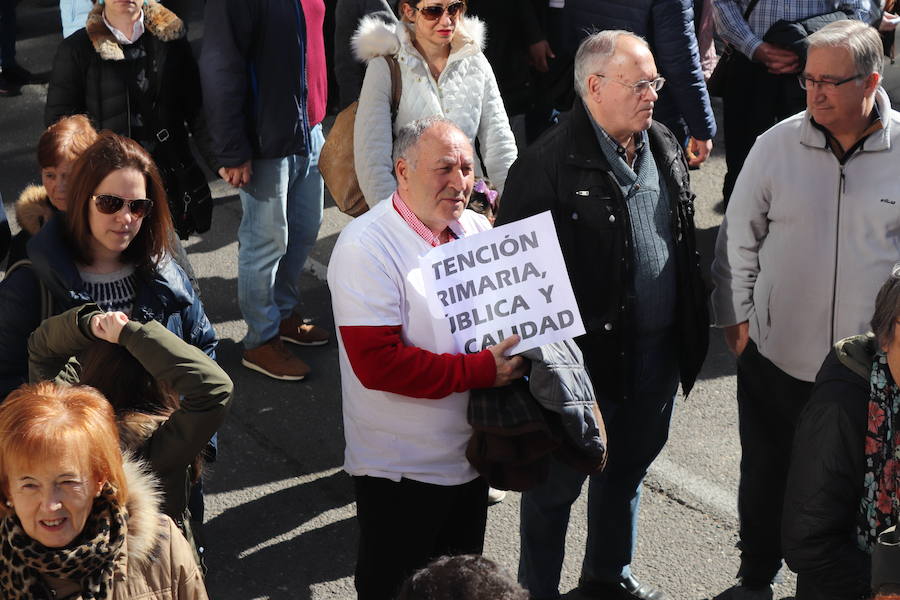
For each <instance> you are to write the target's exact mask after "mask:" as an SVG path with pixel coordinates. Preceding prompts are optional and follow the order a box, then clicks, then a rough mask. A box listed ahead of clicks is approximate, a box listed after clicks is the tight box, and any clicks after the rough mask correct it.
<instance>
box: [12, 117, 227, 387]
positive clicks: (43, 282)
mask: <svg viewBox="0 0 900 600" xmlns="http://www.w3.org/2000/svg"><path fill="white" fill-rule="evenodd" d="M67 206H68V208H67V211H66V213H59V214H57V215H55V216H54V217H53V218H51V219H50V221H49V222H48V223H47V224H46V225H44V227H43V228H42V229H41V230H40V231H39V232H38V233H37V234H36V235H35V236H34V237H33V238H32V239H31V241H30V242H29V243H28V256H29V258H30V259H31V261H32V263H33V264H32V268H30V269H18V270H16V271H14V272H13V273H12V274H11V275H10V276H9V277H8V278H7V279H5V280H4V281H3V282H2V283H0V400H2V398H4V397H5V396H6V395H7V394H8V393H9V392H10V391H11V390H13V389H15V388H16V387H17V386H18V385H20V384H21V383H23V382H25V381H26V380H27V375H28V366H27V365H28V363H27V350H26V344H27V340H28V336H29V335H30V334H31V332H32V331H34V330H35V329H36V328H37V327H38V325H39V324H40V323H41V321H42V319H44V318H46V317H48V316H50V315H53V314H58V313H60V312H63V311H65V310H68V309H69V308H72V307H73V306H78V305H80V304H83V303H85V302H91V301H93V302H96V303H97V304H99V305H100V307H101V308H102V309H103V310H106V311H121V312H124V313H126V314H128V315H129V316H130V318H131V319H133V320H135V321H140V322H142V323H145V322H148V321H150V320H155V321H159V322H160V323H162V324H163V325H164V326H165V327H166V328H167V329H168V330H169V331H171V332H173V333H174V334H175V335H177V336H179V337H180V338H182V339H184V340H185V341H187V342H189V343H191V344H193V345H194V346H197V347H198V348H200V349H201V350H203V351H204V352H206V353H207V354H208V355H210V356H213V355H214V350H215V346H216V336H215V332H214V331H213V329H212V326H211V325H210V323H209V320H208V319H207V318H206V314H205V313H204V311H203V305H202V304H201V302H200V299H199V298H198V297H197V296H196V294H195V292H194V290H193V288H192V287H191V285H190V282H189V281H188V279H187V276H186V275H185V273H184V271H183V270H182V269H181V267H179V266H178V265H177V264H176V262H175V261H174V260H172V258H171V256H172V252H171V251H172V248H171V244H172V239H173V236H172V219H171V216H170V215H169V209H168V203H167V202H166V194H165V191H164V189H163V186H162V183H161V181H160V176H159V172H158V170H157V168H156V166H155V165H154V164H153V161H152V160H151V159H150V156H149V155H148V154H147V152H146V151H145V150H144V149H143V148H141V146H140V145H139V144H137V143H136V142H134V141H132V140H130V139H128V138H124V137H121V136H118V135H116V134H114V133H111V132H103V133H101V134H100V137H99V138H98V140H97V141H96V142H95V143H94V144H93V145H91V146H90V147H89V148H88V149H87V150H85V151H84V153H83V154H82V155H81V156H80V157H79V158H78V160H77V161H76V162H75V164H74V166H73V167H72V172H71V175H70V176H69V180H68V189H67Z"/></svg>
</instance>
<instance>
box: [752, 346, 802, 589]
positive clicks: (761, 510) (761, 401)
mask: <svg viewBox="0 0 900 600" xmlns="http://www.w3.org/2000/svg"><path fill="white" fill-rule="evenodd" d="M812 387H813V384H812V383H811V382H808V381H800V380H799V379H794V378H793V377H791V376H790V375H788V374H787V373H785V372H784V371H782V370H781V369H779V368H778V367H776V366H775V365H774V364H772V362H771V361H770V360H769V359H767V358H766V357H764V356H763V355H762V354H760V353H759V350H758V349H757V347H756V344H754V343H753V341H752V340H751V341H750V342H749V343H748V344H747V347H746V348H745V349H744V352H743V353H741V355H740V357H738V360H737V401H738V423H739V431H740V438H741V480H740V484H739V485H738V513H739V515H740V540H741V541H740V548H741V568H740V571H739V572H738V577H742V578H743V581H744V583H745V584H746V585H750V586H754V587H755V586H761V585H764V584H768V583H770V582H771V581H772V580H773V579H774V578H775V575H776V574H777V573H778V571H779V569H780V568H781V558H782V553H781V513H782V507H783V504H784V492H785V486H786V484H787V474H788V466H789V464H790V457H791V448H792V444H793V439H794V429H795V428H796V426H797V420H798V418H799V417H800V412H801V411H802V410H803V407H804V406H805V405H806V403H807V401H808V400H809V396H810V394H811V392H812Z"/></svg>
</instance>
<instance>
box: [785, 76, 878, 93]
mask: <svg viewBox="0 0 900 600" xmlns="http://www.w3.org/2000/svg"><path fill="white" fill-rule="evenodd" d="M863 77H865V75H863V74H862V73H857V74H856V75H851V76H850V77H848V78H846V79H839V80H838V81H832V80H830V79H813V78H812V77H810V76H809V75H806V74H805V73H801V74H800V75H797V81H799V82H800V87H802V88H803V89H804V90H808V89H810V88H816V87H818V88H819V89H820V90H823V91H826V92H830V91H833V90H835V89H836V88H837V87H838V86H841V85H844V84H845V83H850V82H851V81H854V80H856V79H862V78H863Z"/></svg>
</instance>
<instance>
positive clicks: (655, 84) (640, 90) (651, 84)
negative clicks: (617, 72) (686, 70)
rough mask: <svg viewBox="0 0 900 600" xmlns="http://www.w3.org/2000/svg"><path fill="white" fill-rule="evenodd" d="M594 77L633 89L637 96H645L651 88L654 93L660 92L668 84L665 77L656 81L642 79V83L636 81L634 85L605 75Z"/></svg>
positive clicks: (600, 74)
mask: <svg viewBox="0 0 900 600" xmlns="http://www.w3.org/2000/svg"><path fill="white" fill-rule="evenodd" d="M594 75H596V76H597V77H602V78H604V79H609V80H610V81H612V82H613V83H618V84H619V85H621V86H624V87H628V88H631V91H633V92H634V93H635V95H637V96H643V95H644V94H646V93H647V90H649V89H651V88H652V89H653V91H654V92H658V91H659V90H661V89H662V88H663V86H664V85H665V84H666V78H665V77H657V78H656V79H641V80H640V81H635V82H634V83H622V82H621V81H619V80H618V79H613V78H612V77H607V76H606V75H604V74H603V73H594Z"/></svg>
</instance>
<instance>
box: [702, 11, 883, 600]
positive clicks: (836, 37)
mask: <svg viewBox="0 0 900 600" xmlns="http://www.w3.org/2000/svg"><path fill="white" fill-rule="evenodd" d="M809 44H810V46H809V53H808V58H807V62H806V66H805V68H804V70H803V71H802V72H801V74H800V75H799V79H800V85H802V86H803V87H804V88H805V89H806V102H807V110H806V111H805V112H803V113H800V114H797V115H795V116H793V117H791V118H789V119H786V120H785V121H782V122H781V123H779V124H778V125H776V126H775V127H773V128H772V129H770V130H769V131H767V132H765V133H764V134H763V135H761V136H760V137H759V139H758V140H757V141H756V144H755V145H754V146H753V149H752V150H751V152H750V155H749V156H748V157H747V162H746V163H745V165H744V168H743V170H742V171H741V174H740V176H739V178H738V180H737V183H736V185H735V188H734V193H733V195H732V196H731V202H730V204H729V205H728V209H727V212H726V214H725V220H724V222H723V223H722V227H721V229H720V230H719V236H718V240H717V242H716V257H715V260H714V262H713V266H712V277H713V282H714V284H715V291H714V292H713V297H712V300H713V310H714V313H715V322H716V325H717V326H718V327H722V328H724V330H725V339H726V342H727V343H728V347H729V349H730V350H731V351H732V352H733V353H734V354H735V355H736V356H737V400H738V411H739V427H740V438H741V448H742V457H741V478H740V486H739V490H738V511H739V513H740V522H741V523H740V539H741V541H740V548H741V568H740V571H739V572H738V576H739V577H740V578H741V585H739V586H736V587H735V588H733V594H734V595H733V596H730V597H734V598H772V589H771V585H770V584H771V582H772V581H773V579H774V577H775V575H776V574H777V572H778V570H779V569H780V567H781V559H782V552H781V543H780V542H781V520H782V502H783V497H784V486H785V480H786V476H787V469H788V464H789V460H788V457H789V456H790V451H791V443H792V437H793V432H794V427H795V424H796V422H797V418H798V416H799V414H800V412H801V410H802V408H803V406H804V405H805V404H806V402H807V400H808V398H809V395H810V392H811V390H812V386H813V383H812V382H813V380H814V379H815V376H816V372H817V371H818V369H819V367H820V365H821V364H822V361H823V360H824V359H825V356H826V355H827V353H828V351H829V350H830V348H831V346H832V345H833V344H834V343H835V342H837V341H838V340H840V339H842V338H844V337H846V336H849V335H853V334H857V333H860V332H862V331H865V330H866V329H867V319H868V317H869V316H870V315H871V314H872V309H873V306H872V300H873V298H874V297H875V292H876V291H877V290H878V287H879V285H880V283H881V282H882V281H883V280H884V278H885V277H886V276H887V275H888V274H890V272H891V266H892V265H893V263H894V262H895V261H897V259H898V257H900V186H898V185H897V179H896V174H897V165H898V164H900V113H897V112H895V111H894V110H892V109H891V106H890V101H889V100H888V97H887V94H886V93H885V92H884V90H883V89H881V88H880V87H879V84H880V83H881V68H882V62H883V54H882V46H881V42H880V39H879V37H878V34H877V32H876V31H875V30H874V29H872V28H871V27H868V26H867V25H865V24H864V23H861V22H858V21H849V20H847V21H839V22H836V23H832V24H831V25H828V26H827V27H825V28H823V29H822V30H820V31H819V32H818V33H815V34H813V35H811V36H810V37H809ZM860 485H862V482H860ZM784 518H786V519H787V518H790V515H784Z"/></svg>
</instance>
